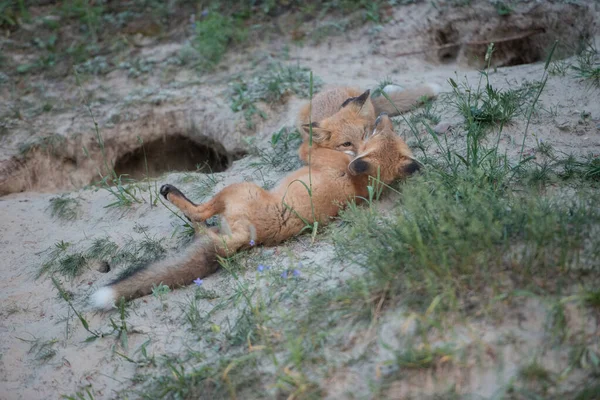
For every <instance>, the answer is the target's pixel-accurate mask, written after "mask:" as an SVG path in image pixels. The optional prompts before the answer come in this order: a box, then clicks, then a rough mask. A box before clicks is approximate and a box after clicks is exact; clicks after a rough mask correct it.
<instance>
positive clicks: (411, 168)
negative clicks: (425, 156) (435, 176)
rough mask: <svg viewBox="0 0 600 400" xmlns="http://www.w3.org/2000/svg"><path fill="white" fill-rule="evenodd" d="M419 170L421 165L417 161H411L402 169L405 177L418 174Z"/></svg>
mask: <svg viewBox="0 0 600 400" xmlns="http://www.w3.org/2000/svg"><path fill="white" fill-rule="evenodd" d="M420 170H421V164H420V163H419V162H418V161H414V160H413V161H412V162H411V163H410V164H408V165H407V166H405V167H404V173H405V174H406V175H412V174H414V173H415V172H419V171H420Z"/></svg>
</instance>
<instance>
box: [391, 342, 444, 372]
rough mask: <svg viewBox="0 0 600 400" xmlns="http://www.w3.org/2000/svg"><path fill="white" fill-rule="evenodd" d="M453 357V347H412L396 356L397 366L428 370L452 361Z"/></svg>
mask: <svg viewBox="0 0 600 400" xmlns="http://www.w3.org/2000/svg"><path fill="white" fill-rule="evenodd" d="M453 355H454V350H453V349H452V348H451V347H437V348H432V347H431V346H429V345H421V346H418V347H412V346H411V347H409V348H408V349H406V350H402V351H400V352H398V353H397V354H396V365H397V366H398V367H399V368H405V369H427V368H431V367H433V366H435V365H437V364H441V363H448V362H450V361H452V357H453Z"/></svg>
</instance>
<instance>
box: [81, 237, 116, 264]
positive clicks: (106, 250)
mask: <svg viewBox="0 0 600 400" xmlns="http://www.w3.org/2000/svg"><path fill="white" fill-rule="evenodd" d="M118 249H119V246H118V245H117V244H116V243H115V242H113V241H112V240H110V239H109V238H108V237H105V238H96V239H94V240H93V241H92V244H91V245H90V247H89V248H88V249H87V251H86V256H87V257H88V258H89V259H91V260H101V261H112V260H113V257H115V255H116V254H117V251H118Z"/></svg>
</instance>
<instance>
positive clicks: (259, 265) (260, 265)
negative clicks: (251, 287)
mask: <svg viewBox="0 0 600 400" xmlns="http://www.w3.org/2000/svg"><path fill="white" fill-rule="evenodd" d="M257 270H258V272H263V271H264V270H265V266H264V265H262V264H258V268H257Z"/></svg>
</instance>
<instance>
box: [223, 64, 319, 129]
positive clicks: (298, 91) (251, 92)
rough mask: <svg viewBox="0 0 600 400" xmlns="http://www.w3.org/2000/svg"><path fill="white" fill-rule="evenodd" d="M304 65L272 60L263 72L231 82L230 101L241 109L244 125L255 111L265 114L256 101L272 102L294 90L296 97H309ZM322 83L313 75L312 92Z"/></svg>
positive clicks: (306, 72)
mask: <svg viewBox="0 0 600 400" xmlns="http://www.w3.org/2000/svg"><path fill="white" fill-rule="evenodd" d="M308 71H309V70H308V69H307V68H304V67H300V66H299V65H295V66H283V65H278V64H272V65H269V66H268V67H267V72H266V73H264V74H261V75H258V76H255V77H254V78H252V79H250V80H248V81H245V80H243V79H241V80H240V81H239V82H234V83H232V84H231V88H230V95H229V96H230V101H231V109H232V111H236V112H239V111H243V112H244V118H245V119H246V125H247V126H248V127H249V128H252V127H253V126H254V123H253V121H252V118H253V116H254V115H256V114H258V115H260V116H261V117H262V118H263V119H264V118H266V115H265V114H264V113H263V112H262V111H260V110H259V109H258V108H257V106H256V105H255V103H256V102H258V101H263V102H267V103H276V102H279V101H281V100H282V99H283V98H284V97H285V96H287V95H291V94H295V95H297V96H299V97H303V98H306V97H309V95H310V87H309V86H310V82H309V79H308ZM321 86H322V82H321V80H320V79H318V78H315V79H314V82H313V90H314V91H315V92H316V91H318V90H319V88H320V87H321Z"/></svg>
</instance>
